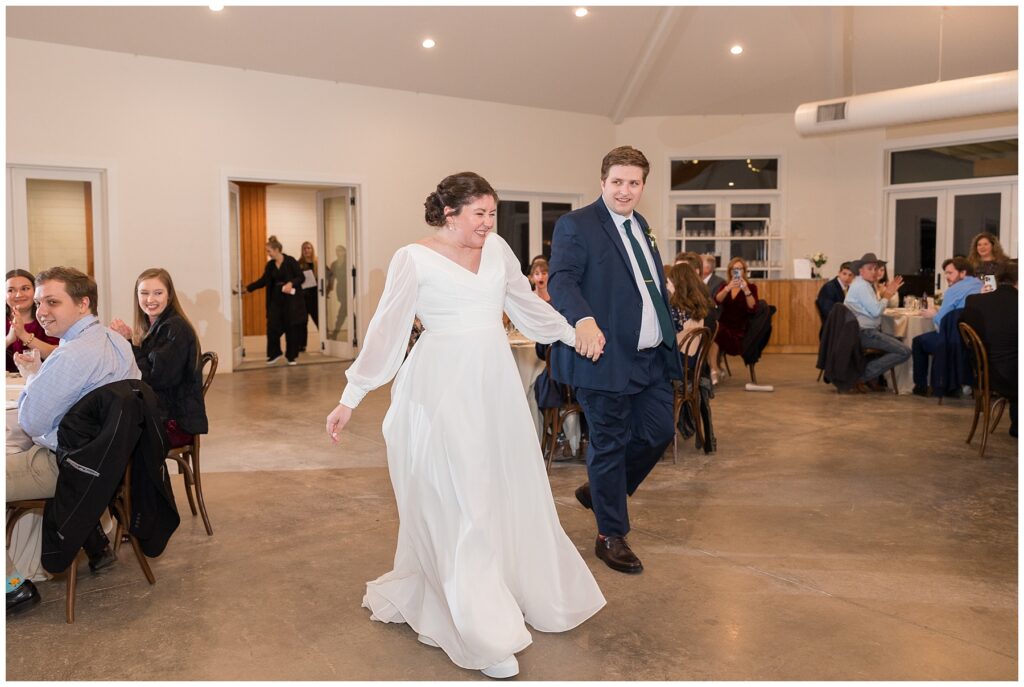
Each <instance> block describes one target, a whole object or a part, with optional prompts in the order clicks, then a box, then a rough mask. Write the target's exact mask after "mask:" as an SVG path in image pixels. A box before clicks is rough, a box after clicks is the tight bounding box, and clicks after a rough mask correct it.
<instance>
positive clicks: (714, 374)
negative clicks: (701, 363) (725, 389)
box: [711, 370, 718, 386]
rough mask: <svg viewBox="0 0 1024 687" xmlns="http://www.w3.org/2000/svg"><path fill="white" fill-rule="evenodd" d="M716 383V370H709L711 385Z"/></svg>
mask: <svg viewBox="0 0 1024 687" xmlns="http://www.w3.org/2000/svg"><path fill="white" fill-rule="evenodd" d="M717 385H718V370H712V371H711V386H717Z"/></svg>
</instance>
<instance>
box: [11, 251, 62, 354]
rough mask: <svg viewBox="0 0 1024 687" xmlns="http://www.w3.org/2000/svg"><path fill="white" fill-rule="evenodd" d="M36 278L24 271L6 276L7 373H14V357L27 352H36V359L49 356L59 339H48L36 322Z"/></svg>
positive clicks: (13, 272) (16, 271)
mask: <svg viewBox="0 0 1024 687" xmlns="http://www.w3.org/2000/svg"><path fill="white" fill-rule="evenodd" d="M35 291H36V278H35V277H34V276H33V275H32V273H31V272H27V271H25V270H11V271H10V272H8V273H7V371H8V372H17V371H18V368H17V366H16V365H15V364H14V354H15V353H24V352H25V351H27V350H36V351H39V359H40V360H43V359H45V358H46V356H48V355H50V351H52V350H53V349H54V348H56V347H57V344H59V343H60V339H58V338H56V337H53V336H47V335H46V332H44V331H43V326H42V325H41V324H39V322H37V321H36V304H35V300H33V299H34V296H35Z"/></svg>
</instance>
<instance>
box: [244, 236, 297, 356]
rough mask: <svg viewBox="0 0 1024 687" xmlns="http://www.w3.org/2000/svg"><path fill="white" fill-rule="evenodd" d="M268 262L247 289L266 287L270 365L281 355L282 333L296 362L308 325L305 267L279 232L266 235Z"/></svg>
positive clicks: (288, 351) (287, 350)
mask: <svg viewBox="0 0 1024 687" xmlns="http://www.w3.org/2000/svg"><path fill="white" fill-rule="evenodd" d="M267 257H268V258H270V259H269V260H267V266H266V268H265V269H264V270H263V276H262V277H260V278H259V279H257V280H256V281H254V282H253V283H251V284H249V285H248V286H246V287H245V290H246V291H247V292H252V291H255V290H256V289H262V288H264V287H266V289H267V365H273V364H274V363H276V362H277V361H278V360H279V359H280V358H281V335H282V334H284V339H285V357H286V358H287V359H288V364H289V365H295V364H296V363H295V359H296V358H298V357H299V348H300V346H301V344H302V330H303V328H304V327H305V326H306V302H305V300H303V296H302V270H301V269H300V268H299V263H298V262H297V261H296V260H295V258H293V257H292V256H290V255H285V254H284V248H283V246H282V245H281V242H280V241H278V240H277V237H276V236H271V237H270V238H268V239H267Z"/></svg>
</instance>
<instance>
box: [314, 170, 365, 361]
mask: <svg viewBox="0 0 1024 687" xmlns="http://www.w3.org/2000/svg"><path fill="white" fill-rule="evenodd" d="M342 197H344V198H347V199H349V203H348V204H347V206H346V208H345V210H346V213H347V215H348V218H347V222H346V225H347V226H346V231H347V234H348V235H347V236H346V241H347V243H346V248H347V255H352V254H353V252H354V251H355V250H356V249H355V246H354V243H355V240H356V233H357V230H358V227H357V226H356V214H357V213H354V212H353V211H352V207H353V204H352V199H355V206H356V207H358V206H359V189H358V188H357V187H355V186H340V187H333V188H332V189H331V190H329V191H317V192H316V245H317V248H316V250H317V256H318V257H317V261H318V263H319V264H318V265H317V269H318V270H319V275H318V278H317V282H318V284H317V293H318V297H317V308H318V309H319V321H320V350H321V352H323V353H324V355H328V356H331V357H333V358H340V359H342V360H351V359H353V358H355V356H356V350H357V348H358V346H357V344H358V342H359V338H358V334H357V332H356V330H355V325H357V324H358V321H357V318H356V317H355V316H354V315H355V313H354V310H353V308H354V307H355V300H356V294H355V289H353V288H352V287H353V284H352V281H351V279H352V273H351V270H350V269H346V270H345V273H344V274H342V275H341V276H340V278H341V279H344V280H345V282H346V289H345V292H346V296H345V298H346V301H347V303H346V308H345V312H346V313H347V315H346V318H347V319H349V320H350V322H351V324H350V325H349V326H348V330H349V335H348V341H332V340H330V339H328V338H327V336H326V335H325V332H326V331H327V290H326V289H327V282H326V279H327V245H326V243H325V239H326V234H327V225H326V221H325V218H324V201H325V200H327V199H328V198H342ZM331 255H332V257H333V255H334V254H333V253H332V254H331ZM345 262H346V267H349V266H350V265H351V264H352V261H351V260H350V259H349V258H348V257H347V256H346V259H345ZM358 277H359V269H358V268H357V269H356V278H357V279H358ZM334 278H335V279H338V278H339V277H338V275H335V276H334Z"/></svg>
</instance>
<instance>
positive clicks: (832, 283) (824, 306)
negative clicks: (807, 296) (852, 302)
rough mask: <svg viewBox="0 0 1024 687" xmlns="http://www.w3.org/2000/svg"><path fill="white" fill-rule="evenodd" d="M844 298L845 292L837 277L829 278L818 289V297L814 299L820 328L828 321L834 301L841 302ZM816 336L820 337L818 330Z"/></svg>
mask: <svg viewBox="0 0 1024 687" xmlns="http://www.w3.org/2000/svg"><path fill="white" fill-rule="evenodd" d="M845 300H846V292H845V291H843V286H842V284H840V283H839V279H838V278H833V279H829V280H828V281H827V282H825V285H824V286H822V287H821V290H820V291H818V298H817V299H816V300H815V305H817V306H818V314H819V315H821V326H822V329H824V327H825V323H826V322H827V321H828V315H829V313H830V312H832V308H834V307H835V305H836V303H842V302H843V301H845ZM818 338H821V333H820V332H819V334H818Z"/></svg>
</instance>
